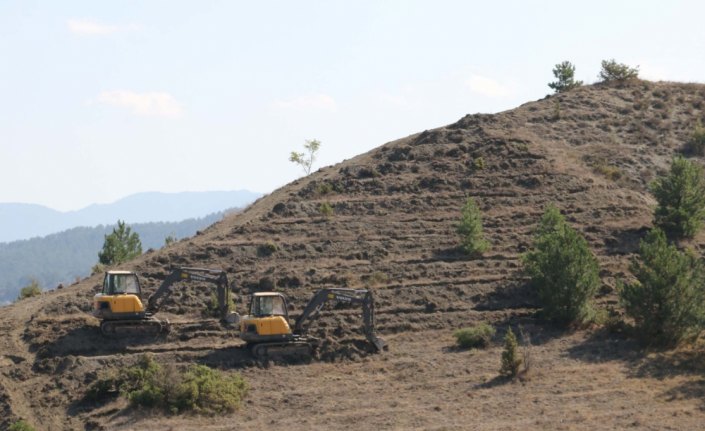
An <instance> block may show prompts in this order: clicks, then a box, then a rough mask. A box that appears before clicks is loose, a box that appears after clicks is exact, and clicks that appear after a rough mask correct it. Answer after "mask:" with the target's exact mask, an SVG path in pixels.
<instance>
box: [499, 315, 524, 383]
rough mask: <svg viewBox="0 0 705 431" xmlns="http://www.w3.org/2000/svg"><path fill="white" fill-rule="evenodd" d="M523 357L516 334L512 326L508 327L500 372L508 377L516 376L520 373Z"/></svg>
mask: <svg viewBox="0 0 705 431" xmlns="http://www.w3.org/2000/svg"><path fill="white" fill-rule="evenodd" d="M521 363H522V358H521V354H520V353H519V343H517V337H516V335H514V332H513V331H512V328H511V327H510V328H509V329H507V335H505V336H504V350H503V351H502V366H501V367H500V369H499V374H501V375H503V376H508V377H516V375H517V374H519V367H521Z"/></svg>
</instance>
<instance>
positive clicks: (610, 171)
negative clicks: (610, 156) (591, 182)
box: [593, 162, 623, 181]
mask: <svg viewBox="0 0 705 431" xmlns="http://www.w3.org/2000/svg"><path fill="white" fill-rule="evenodd" d="M593 169H594V170H595V172H597V173H598V174H601V175H603V176H604V177H605V178H607V179H608V180H612V181H617V180H619V179H620V178H622V175H623V174H622V171H621V170H620V169H619V168H618V167H617V166H614V165H609V164H607V163H605V162H600V163H598V164H596V165H595V166H594V167H593Z"/></svg>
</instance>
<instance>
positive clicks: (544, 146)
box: [0, 82, 705, 430]
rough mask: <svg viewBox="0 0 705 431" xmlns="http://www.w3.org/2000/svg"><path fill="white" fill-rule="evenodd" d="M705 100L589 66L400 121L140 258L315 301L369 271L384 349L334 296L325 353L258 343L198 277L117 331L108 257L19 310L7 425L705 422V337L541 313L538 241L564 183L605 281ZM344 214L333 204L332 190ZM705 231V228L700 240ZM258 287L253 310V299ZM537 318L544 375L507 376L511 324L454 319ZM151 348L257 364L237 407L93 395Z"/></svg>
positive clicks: (537, 361) (149, 267) (151, 280)
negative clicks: (517, 98)
mask: <svg viewBox="0 0 705 431" xmlns="http://www.w3.org/2000/svg"><path fill="white" fill-rule="evenodd" d="M697 120H705V86H702V85H695V84H673V83H648V82H635V83H633V84H629V85H626V86H622V87H614V86H591V87H584V88H579V89H577V90H575V91H572V92H570V93H568V94H561V95H556V96H552V97H550V98H546V99H543V100H540V101H537V102H531V103H527V104H525V105H522V106H520V107H519V108H516V109H514V110H511V111H507V112H503V113H500V114H496V115H469V116H466V117H464V118H462V119H461V120H460V121H458V122H457V123H454V124H451V125H449V126H446V127H442V128H439V129H435V130H430V131H424V132H422V133H419V134H415V135H412V136H409V137H407V138H403V139H400V140H397V141H394V142H390V143H387V144H385V145H383V146H381V147H379V148H377V149H375V150H372V151H370V152H368V153H366V154H362V155H360V156H358V157H355V158H353V159H351V160H348V161H345V162H343V163H340V164H338V165H335V166H332V167H327V168H323V169H321V170H319V171H318V172H316V173H314V174H312V175H310V176H309V177H306V178H302V179H300V180H297V181H295V182H293V183H292V184H289V185H287V186H286V187H283V188H282V189H279V190H277V191H275V192H273V193H271V194H270V195H268V196H266V197H264V198H261V199H260V200H258V201H257V202H256V203H255V204H253V205H252V206H251V207H250V208H248V209H247V210H246V211H245V212H243V213H241V214H238V215H236V216H233V217H229V218H227V219H226V220H224V221H223V222H221V223H218V224H216V225H214V226H212V227H210V228H208V229H207V230H205V231H204V232H202V233H201V234H199V235H197V236H195V237H194V238H192V239H189V240H185V241H181V242H179V243H178V244H175V245H172V246H170V247H168V248H166V249H164V250H160V251H157V252H151V253H147V254H145V255H143V256H142V257H140V258H139V259H137V260H135V261H134V262H132V263H131V264H130V265H127V266H125V268H129V269H134V270H137V271H138V272H140V274H141V275H142V276H143V277H144V280H145V284H147V285H149V286H151V287H152V288H154V287H156V286H157V285H158V284H159V281H160V279H161V278H163V277H164V275H166V273H167V272H168V270H169V268H170V267H171V266H178V265H188V266H201V267H213V268H223V269H225V270H227V271H228V273H229V275H230V277H231V279H232V280H234V283H235V286H236V287H235V289H236V292H237V293H238V295H239V296H240V297H244V296H245V295H247V294H248V293H250V292H251V291H254V290H258V289H266V290H270V289H276V290H279V291H282V292H284V293H286V294H287V295H288V296H289V297H290V298H291V300H292V302H293V304H294V308H295V310H294V311H293V313H294V314H296V313H297V312H298V311H300V310H301V307H302V306H303V305H304V304H305V302H306V301H307V300H308V298H310V295H311V293H312V292H313V291H315V290H316V289H318V288H321V287H331V286H347V287H370V288H373V289H374V290H375V294H376V298H377V302H378V328H379V330H380V332H381V334H382V335H383V337H384V338H385V339H387V341H388V343H389V344H390V350H389V352H386V353H384V354H382V355H369V354H368V353H367V350H368V348H367V346H366V345H365V343H364V342H362V340H363V337H362V336H361V335H360V333H359V331H358V329H357V328H358V326H359V316H358V315H357V313H356V311H355V310H339V311H328V312H326V313H325V314H324V315H323V316H322V319H321V320H320V321H319V322H317V324H316V325H315V328H314V331H315V332H316V334H317V335H319V336H321V337H323V338H324V339H325V340H326V343H325V344H324V346H323V348H322V351H321V357H320V359H319V360H317V361H315V362H314V363H312V364H308V365H288V366H287V365H271V366H269V367H266V368H263V367H262V365H261V364H256V363H254V362H253V361H252V360H251V359H250V358H249V356H248V355H247V353H246V352H245V351H244V350H243V349H242V348H241V346H240V345H241V343H240V342H239V340H238V339H237V336H236V334H235V333H234V331H233V330H230V329H227V328H222V327H220V326H219V325H218V324H217V323H216V322H215V321H212V320H204V319H203V318H202V317H201V311H202V309H203V308H204V306H205V304H207V302H208V300H209V296H210V287H208V286H199V285H191V286H183V287H182V288H181V289H180V290H179V291H178V292H177V293H176V294H174V295H173V296H172V298H171V299H170V301H169V303H168V306H167V310H166V312H165V313H164V314H165V315H166V316H168V317H170V319H171V320H172V321H174V322H176V325H175V331H174V332H173V333H172V334H170V335H169V336H168V337H167V338H164V339H157V340H145V341H144V342H142V343H137V344H130V343H126V342H119V341H106V340H104V339H102V338H100V337H99V336H98V335H97V321H96V320H95V319H93V318H92V317H90V316H89V315H87V313H86V312H87V311H89V309H90V305H91V304H90V300H91V296H92V295H93V291H94V287H95V286H96V285H97V284H98V283H99V281H100V280H99V279H98V278H91V279H87V280H84V281H83V282H81V283H79V284H78V285H75V286H71V287H68V288H66V289H63V290H61V291H57V292H52V293H48V294H45V295H42V296H41V297H39V298H34V299H29V300H25V301H22V302H20V303H18V304H14V305H12V306H9V307H5V308H3V309H2V313H0V328H1V330H0V428H4V427H6V426H7V424H8V423H11V422H12V421H14V420H16V419H17V418H18V417H23V418H28V419H29V420H30V421H31V422H32V423H34V424H35V425H36V426H37V427H38V429H52V430H60V429H84V428H85V429H125V430H127V429H145V427H147V428H149V429H164V430H166V429H214V430H215V429H231V428H232V427H233V426H235V424H237V426H238V427H239V426H243V427H248V428H252V429H272V428H278V427H281V426H286V427H287V428H289V429H311V428H314V429H316V428H322V429H329V428H341V429H347V428H360V427H364V428H371V429H376V428H403V429H408V428H417V429H468V428H470V429H475V428H476V429H490V430H494V429H497V430H499V429H531V428H534V429H615V428H626V427H634V428H635V429H654V430H657V429H658V430H662V429H699V427H700V424H702V423H703V420H704V419H705V414H703V412H702V409H701V408H702V401H701V400H702V395H703V391H704V390H705V386H703V379H702V377H701V376H702V374H701V372H700V366H699V365H697V364H698V363H699V362H702V361H700V358H701V356H700V353H699V352H697V351H692V352H690V351H681V352H673V353H658V352H657V353H648V352H643V351H641V350H639V348H638V346H636V345H634V344H633V342H631V341H629V340H626V339H622V338H620V337H619V335H613V334H607V333H605V332H601V331H600V330H594V331H582V332H578V333H572V334H571V333H560V332H556V331H555V330H553V329H552V328H551V327H550V326H549V325H546V324H544V323H542V322H540V321H537V320H535V319H534V318H533V317H532V316H533V314H534V312H535V311H536V304H535V299H534V297H533V295H532V293H531V292H530V291H529V289H528V288H527V287H526V286H525V278H524V277H523V275H522V274H521V271H520V264H519V259H518V258H519V254H520V253H521V252H523V251H525V250H526V249H527V248H528V247H529V246H530V243H531V232H532V230H533V228H534V226H535V224H536V222H537V221H538V218H539V216H540V214H541V213H542V211H543V209H544V207H545V206H546V205H547V204H548V203H554V204H556V205H557V206H558V207H559V208H560V209H561V210H562V211H563V212H564V213H565V214H566V216H567V219H568V220H569V221H570V222H571V224H572V225H573V226H575V227H576V228H578V229H579V230H581V231H582V232H583V233H584V235H585V236H586V237H587V238H588V240H589V242H590V245H591V247H592V249H593V251H594V252H595V253H596V254H597V256H598V257H599V259H600V262H601V265H602V273H601V277H602V280H603V283H604V287H603V289H602V291H601V292H602V293H601V296H600V297H599V298H598V301H599V303H600V304H602V305H603V306H616V299H615V296H614V293H613V286H614V282H615V278H616V277H620V276H624V275H625V268H626V264H627V262H628V259H629V256H630V254H631V253H633V252H634V251H635V249H636V247H637V245H638V241H639V239H640V237H641V236H643V234H644V233H645V230H646V229H647V228H648V226H649V225H650V221H651V212H652V209H653V206H654V204H655V202H654V200H653V198H652V197H651V196H650V195H649V194H648V192H647V191H646V184H647V183H648V181H649V180H650V179H652V178H654V176H655V175H657V174H658V173H659V172H660V171H662V170H663V169H665V168H666V166H667V165H668V162H669V160H670V157H671V156H672V155H673V154H674V152H676V151H678V150H679V149H680V147H681V146H682V145H683V144H684V143H685V142H686V141H687V140H688V139H689V135H690V133H691V131H692V129H693V127H694V125H695V123H696V121H697ZM467 196H472V197H474V198H475V199H476V200H477V201H478V202H479V204H480V206H481V208H482V210H483V213H484V225H485V231H486V235H487V237H488V239H489V241H490V242H491V244H492V247H491V250H490V251H489V252H488V253H486V254H485V255H484V256H483V257H482V258H478V259H468V258H466V257H464V256H463V255H462V254H461V253H460V252H459V250H458V249H457V245H458V239H457V235H456V234H455V223H457V220H458V217H459V208H460V207H461V206H462V204H463V202H464V200H465V198H466V197H467ZM324 203H328V204H330V205H331V206H332V208H333V210H334V211H333V214H332V215H330V216H324V215H323V214H322V213H321V211H320V206H321V204H324ZM703 239H704V238H702V237H700V238H696V240H695V241H694V242H693V244H692V245H693V246H694V247H695V248H698V249H701V248H702V244H703V243H704V242H705V241H703ZM244 305H245V304H243V303H242V301H239V303H238V307H239V308H240V309H239V311H240V312H241V313H242V312H244V311H245V310H244ZM479 321H489V322H491V323H493V324H496V325H498V326H499V327H500V331H499V334H498V336H497V339H498V340H499V339H500V338H501V336H502V335H503V332H504V328H506V326H507V325H508V324H511V325H517V324H520V323H521V324H523V325H524V327H525V329H526V330H527V331H528V333H529V334H530V335H531V337H532V340H533V342H534V344H535V348H534V351H533V357H534V361H533V362H534V375H533V378H532V379H531V380H529V381H525V382H522V383H505V382H503V381H501V380H498V379H496V378H495V377H496V374H497V373H496V370H497V369H498V367H499V352H500V350H501V348H500V347H499V346H498V345H497V346H495V347H493V348H491V349H489V350H486V351H482V352H476V353H473V352H467V351H456V350H454V349H453V348H452V338H451V337H450V333H451V332H452V330H453V329H455V328H457V327H460V326H465V325H468V324H471V323H475V322H479ZM143 352H153V353H154V354H155V355H156V357H157V359H158V360H160V361H163V362H175V363H182V364H183V363H191V362H199V363H205V364H208V365H211V366H216V367H220V368H223V369H238V370H240V371H241V372H242V373H243V374H244V375H245V376H246V378H247V379H248V380H249V381H250V383H251V385H252V388H253V389H252V392H251V394H250V397H249V400H248V402H247V404H246V405H245V406H244V407H243V409H242V411H240V412H237V413H235V414H233V415H232V416H230V417H222V418H203V417H198V416H196V417H189V416H187V417H183V416H178V417H163V416H161V415H156V416H155V415H154V414H153V413H150V412H139V411H129V410H128V411H127V413H125V412H123V411H122V410H121V408H122V407H124V402H123V401H120V400H118V401H115V402H112V403H108V404H106V405H101V406H95V405H87V404H86V403H83V402H81V398H82V396H83V394H84V392H85V389H86V386H87V385H88V384H89V383H90V382H91V381H92V380H93V379H95V376H96V372H98V371H99V370H101V369H104V368H106V367H110V366H122V365H125V364H131V363H132V362H134V361H135V360H136V358H137V357H138V355H140V354H141V353H143Z"/></svg>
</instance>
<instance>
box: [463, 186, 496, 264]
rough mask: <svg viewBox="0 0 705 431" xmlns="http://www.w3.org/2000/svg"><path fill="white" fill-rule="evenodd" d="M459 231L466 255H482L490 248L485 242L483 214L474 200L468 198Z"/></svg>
mask: <svg viewBox="0 0 705 431" xmlns="http://www.w3.org/2000/svg"><path fill="white" fill-rule="evenodd" d="M457 231H458V234H460V237H461V241H462V247H463V251H465V253H466V254H468V255H477V254H482V253H484V252H485V251H487V249H488V248H489V242H487V241H486V240H485V238H484V234H483V232H482V214H481V213H480V208H478V206H477V204H476V203H475V200H474V199H473V198H468V200H467V201H466V202H465V205H464V206H463V208H462V210H461V219H460V223H459V224H458V228H457Z"/></svg>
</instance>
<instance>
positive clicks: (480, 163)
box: [473, 157, 485, 171]
mask: <svg viewBox="0 0 705 431" xmlns="http://www.w3.org/2000/svg"><path fill="white" fill-rule="evenodd" d="M473 166H474V167H475V169H477V170H478V171H481V170H483V169H485V159H483V158H482V157H478V158H476V159H475V160H474V161H473Z"/></svg>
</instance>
